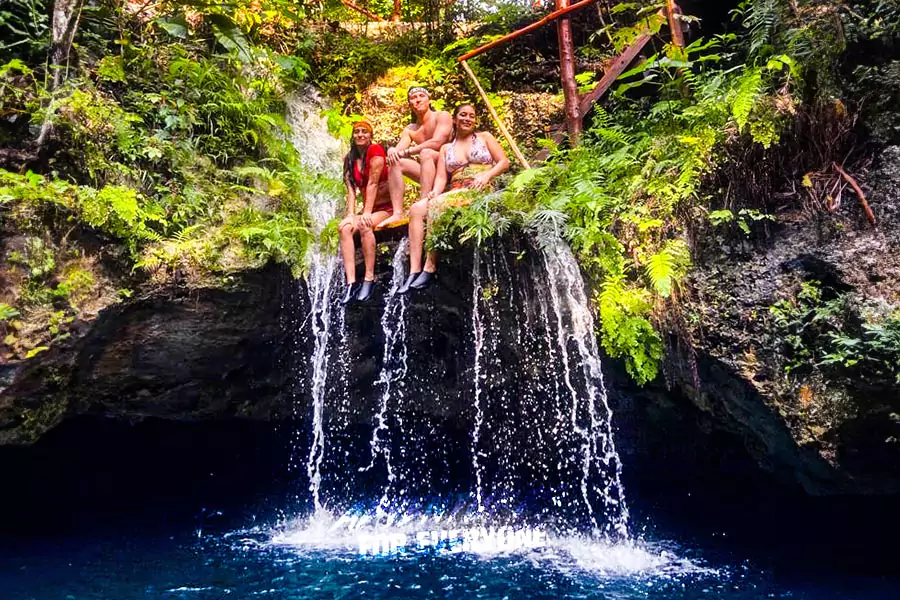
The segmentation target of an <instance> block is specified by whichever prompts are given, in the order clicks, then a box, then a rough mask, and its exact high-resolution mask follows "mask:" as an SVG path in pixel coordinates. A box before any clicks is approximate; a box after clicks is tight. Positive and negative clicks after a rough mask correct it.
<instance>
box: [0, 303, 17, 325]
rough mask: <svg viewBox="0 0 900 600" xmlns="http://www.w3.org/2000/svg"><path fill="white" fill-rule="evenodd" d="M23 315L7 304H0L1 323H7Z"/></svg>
mask: <svg viewBox="0 0 900 600" xmlns="http://www.w3.org/2000/svg"><path fill="white" fill-rule="evenodd" d="M20 314H21V313H19V311H18V310H16V309H15V308H13V307H12V306H10V305H9V304H7V303H5V302H0V322H6V321H9V320H10V319H14V318H16V317H18V316H19V315H20Z"/></svg>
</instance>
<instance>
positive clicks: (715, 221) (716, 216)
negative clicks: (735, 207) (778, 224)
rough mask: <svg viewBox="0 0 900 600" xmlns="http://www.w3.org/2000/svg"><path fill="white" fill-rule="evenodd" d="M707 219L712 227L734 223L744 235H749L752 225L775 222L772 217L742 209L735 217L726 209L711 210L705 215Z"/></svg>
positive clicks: (755, 210) (750, 209) (752, 210)
mask: <svg viewBox="0 0 900 600" xmlns="http://www.w3.org/2000/svg"><path fill="white" fill-rule="evenodd" d="M707 218H708V219H709V222H710V223H712V225H713V227H719V226H721V225H724V224H726V223H734V224H736V225H737V226H738V228H739V229H740V230H741V231H742V232H743V233H744V235H750V233H751V231H752V230H751V227H752V225H753V223H758V222H760V221H774V220H775V216H774V215H770V214H766V213H762V212H760V211H759V210H757V209H755V208H742V209H740V210H739V211H738V214H737V216H735V214H734V212H732V211H730V210H728V209H727V208H724V209H719V210H712V211H710V212H709V214H708V215H707Z"/></svg>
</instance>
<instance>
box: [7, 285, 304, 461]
mask: <svg viewBox="0 0 900 600" xmlns="http://www.w3.org/2000/svg"><path fill="white" fill-rule="evenodd" d="M289 277H290V275H289V273H287V272H286V271H283V270H281V269H278V268H269V269H265V270H262V271H257V272H250V273H245V274H243V276H242V277H241V278H240V280H239V281H237V282H236V284H235V285H234V286H233V287H232V289H230V290H224V289H193V290H187V289H177V288H173V289H163V290H158V291H157V292H155V293H153V294H151V295H150V296H148V297H146V298H143V299H138V300H134V301H129V302H126V303H122V304H118V305H114V306H112V307H110V308H107V309H105V310H104V311H102V312H101V313H100V314H99V316H98V317H97V318H96V319H95V320H93V321H91V322H84V323H81V324H80V326H79V329H80V331H79V333H78V335H77V336H73V338H70V340H69V341H68V342H67V343H60V344H58V345H54V347H52V348H51V349H50V350H49V351H47V352H44V353H42V354H41V355H38V356H37V357H35V358H34V359H31V360H29V361H26V362H25V363H24V364H22V363H20V364H18V365H15V366H8V367H6V368H5V369H4V388H3V389H2V391H0V444H22V443H31V442H34V441H35V440H37V439H38V438H39V437H40V436H42V435H43V434H44V433H46V432H47V431H48V430H50V429H52V428H53V427H55V426H56V425H57V424H59V423H60V422H61V421H62V420H64V419H66V418H69V417H73V416H75V415H79V414H90V415H98V416H107V417H118V418H123V419H142V418H145V417H162V418H169V419H179V420H195V419H207V418H213V417H216V418H233V417H238V418H259V419H269V418H273V417H277V416H278V415H280V414H283V413H284V410H285V408H286V406H288V405H289V403H286V402H285V401H284V398H285V396H286V395H289V390H290V389H291V386H290V385H289V375H290V373H289V372H285V371H284V370H282V369H280V368H278V365H279V364H280V363H279V361H280V360H281V359H282V357H283V356H284V355H285V354H286V349H287V348H288V346H289V344H290V341H289V339H288V336H287V333H286V331H285V330H284V329H283V328H282V327H281V322H280V318H281V312H282V294H283V292H284V291H285V287H286V286H288V285H291V282H290V279H289Z"/></svg>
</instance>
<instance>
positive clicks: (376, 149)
mask: <svg viewBox="0 0 900 600" xmlns="http://www.w3.org/2000/svg"><path fill="white" fill-rule="evenodd" d="M376 156H380V157H382V158H384V159H385V163H384V168H382V169H381V177H379V178H378V183H382V182H384V181H387V178H388V164H387V154H386V153H385V151H384V146H382V145H381V144H369V149H368V150H366V158H365V160H363V168H362V172H360V170H359V163H358V162H357V161H355V160H354V161H353V184H354V185H355V186H356V187H357V188H359V189H360V190H362V193H363V200H365V194H366V186H367V185H369V171H370V170H371V165H372V159H373V158H375V157H376Z"/></svg>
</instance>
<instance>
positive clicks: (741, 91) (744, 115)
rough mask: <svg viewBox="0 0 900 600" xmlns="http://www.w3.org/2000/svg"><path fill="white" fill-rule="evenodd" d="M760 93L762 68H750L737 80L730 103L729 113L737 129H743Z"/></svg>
mask: <svg viewBox="0 0 900 600" xmlns="http://www.w3.org/2000/svg"><path fill="white" fill-rule="evenodd" d="M761 95H762V69H759V68H750V69H748V70H747V71H746V72H745V73H744V74H743V75H742V76H741V78H740V79H739V80H738V83H737V92H736V95H735V97H734V101H733V102H732V104H731V115H732V116H733V117H734V120H735V122H736V123H737V126H738V130H740V131H743V129H744V127H745V126H746V125H747V120H748V119H749V118H750V113H751V112H753V107H754V106H755V105H756V103H757V102H758V101H759V98H760V96H761Z"/></svg>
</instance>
